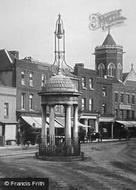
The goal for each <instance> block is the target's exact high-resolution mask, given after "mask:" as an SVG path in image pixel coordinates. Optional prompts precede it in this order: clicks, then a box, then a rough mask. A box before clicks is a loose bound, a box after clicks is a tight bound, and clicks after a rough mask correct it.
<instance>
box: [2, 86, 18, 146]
mask: <svg viewBox="0 0 136 190" xmlns="http://www.w3.org/2000/svg"><path fill="white" fill-rule="evenodd" d="M16 134H17V121H16V88H14V87H5V86H2V85H0V146H1V145H4V144H5V143H11V142H15V141H16Z"/></svg>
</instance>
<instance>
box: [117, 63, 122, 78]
mask: <svg viewBox="0 0 136 190" xmlns="http://www.w3.org/2000/svg"><path fill="white" fill-rule="evenodd" d="M121 76H122V66H121V64H120V63H118V66H117V78H118V80H121Z"/></svg>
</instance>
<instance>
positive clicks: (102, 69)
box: [98, 63, 105, 77]
mask: <svg viewBox="0 0 136 190" xmlns="http://www.w3.org/2000/svg"><path fill="white" fill-rule="evenodd" d="M104 72H105V66H104V64H103V63H100V64H99V66H98V76H99V77H104Z"/></svg>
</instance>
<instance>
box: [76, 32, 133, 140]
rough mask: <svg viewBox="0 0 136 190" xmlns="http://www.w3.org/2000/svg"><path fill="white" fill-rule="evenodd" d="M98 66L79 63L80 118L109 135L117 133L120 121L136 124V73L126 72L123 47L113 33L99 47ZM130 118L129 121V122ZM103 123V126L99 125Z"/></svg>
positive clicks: (124, 123) (128, 124)
mask: <svg viewBox="0 0 136 190" xmlns="http://www.w3.org/2000/svg"><path fill="white" fill-rule="evenodd" d="M94 55H95V70H91V69H87V68H84V64H76V65H75V68H74V74H76V75H77V76H78V78H79V91H81V92H82V95H81V96H80V98H79V112H80V121H81V122H82V123H84V124H86V125H88V126H92V127H93V128H94V131H96V132H98V131H105V132H104V133H103V136H104V137H105V138H109V137H112V138H113V137H114V136H117V131H118V128H119V127H117V126H118V125H119V126H121V125H123V126H129V127H133V126H136V122H134V121H135V120H136V100H135V98H136V73H135V71H134V68H133V67H132V68H131V71H130V72H129V73H123V47H122V46H118V45H116V43H115V41H114V40H113V38H112V36H111V34H110V33H109V34H108V35H107V37H106V39H105V40H104V42H103V44H102V45H101V46H99V47H96V48H95V53H94ZM126 120H127V122H126ZM98 125H99V126H98Z"/></svg>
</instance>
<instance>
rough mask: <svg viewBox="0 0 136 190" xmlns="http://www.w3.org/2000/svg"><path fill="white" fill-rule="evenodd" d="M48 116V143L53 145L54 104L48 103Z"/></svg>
mask: <svg viewBox="0 0 136 190" xmlns="http://www.w3.org/2000/svg"><path fill="white" fill-rule="evenodd" d="M49 109H50V116H49V141H50V142H49V143H50V146H55V121H54V105H50V107H49Z"/></svg>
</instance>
